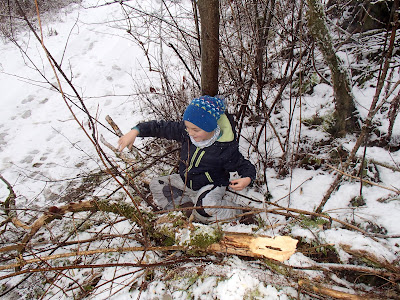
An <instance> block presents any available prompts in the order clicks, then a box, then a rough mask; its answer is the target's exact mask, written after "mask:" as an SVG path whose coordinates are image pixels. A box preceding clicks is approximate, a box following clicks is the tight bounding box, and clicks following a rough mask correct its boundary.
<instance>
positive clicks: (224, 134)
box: [217, 114, 235, 143]
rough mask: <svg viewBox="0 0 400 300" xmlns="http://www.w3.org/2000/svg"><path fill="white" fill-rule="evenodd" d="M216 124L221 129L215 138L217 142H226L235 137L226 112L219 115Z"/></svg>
mask: <svg viewBox="0 0 400 300" xmlns="http://www.w3.org/2000/svg"><path fill="white" fill-rule="evenodd" d="M218 126H219V128H220V129H221V135H220V137H219V138H218V140H217V141H218V142H220V143H227V142H232V141H233V140H234V139H235V135H234V133H233V130H232V125H231V122H229V119H228V117H227V116H226V114H223V115H221V117H220V118H219V120H218Z"/></svg>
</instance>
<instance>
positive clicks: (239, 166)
mask: <svg viewBox="0 0 400 300" xmlns="http://www.w3.org/2000/svg"><path fill="white" fill-rule="evenodd" d="M235 144H236V146H235V147H231V148H230V151H231V153H230V154H229V155H228V157H229V160H228V161H226V162H225V169H226V170H227V171H228V172H235V171H237V172H238V174H239V175H240V176H241V177H242V178H244V177H250V178H251V181H252V182H253V181H254V180H255V179H256V168H255V167H254V165H253V164H252V163H251V162H250V161H249V160H248V159H245V158H244V157H243V155H242V154H241V153H240V151H239V146H238V144H237V143H235Z"/></svg>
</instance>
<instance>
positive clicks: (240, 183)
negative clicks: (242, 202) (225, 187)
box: [229, 177, 251, 191]
mask: <svg viewBox="0 0 400 300" xmlns="http://www.w3.org/2000/svg"><path fill="white" fill-rule="evenodd" d="M250 182H251V178H250V177H245V178H239V179H234V180H232V181H231V184H230V185H229V187H230V188H231V189H232V190H234V191H241V190H243V189H244V188H245V187H247V186H248V185H249V184H250Z"/></svg>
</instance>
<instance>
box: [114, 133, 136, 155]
mask: <svg viewBox="0 0 400 300" xmlns="http://www.w3.org/2000/svg"><path fill="white" fill-rule="evenodd" d="M138 134H139V131H138V130H137V129H132V130H131V131H129V132H128V133H127V134H125V135H123V136H122V137H120V139H119V140H118V151H122V150H124V148H125V147H128V149H129V150H131V149H132V146H133V143H134V142H135V139H136V137H137V136H138Z"/></svg>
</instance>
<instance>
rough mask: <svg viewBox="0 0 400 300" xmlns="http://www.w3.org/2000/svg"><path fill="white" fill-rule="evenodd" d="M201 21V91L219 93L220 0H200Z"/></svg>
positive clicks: (203, 93) (204, 93)
mask: <svg viewBox="0 0 400 300" xmlns="http://www.w3.org/2000/svg"><path fill="white" fill-rule="evenodd" d="M198 7H199V12H200V21H201V93H202V95H209V96H215V95H217V94H218V67H219V18H220V17H219V1H218V0H199V1H198Z"/></svg>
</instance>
